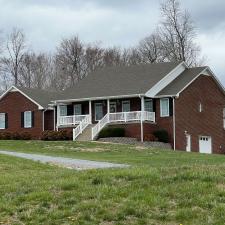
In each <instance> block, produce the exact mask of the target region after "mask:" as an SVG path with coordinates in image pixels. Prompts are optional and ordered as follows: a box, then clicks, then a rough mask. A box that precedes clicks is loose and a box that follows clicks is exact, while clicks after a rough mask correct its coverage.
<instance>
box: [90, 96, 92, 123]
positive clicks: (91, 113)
mask: <svg viewBox="0 0 225 225" xmlns="http://www.w3.org/2000/svg"><path fill="white" fill-rule="evenodd" d="M89 115H90V123H91V124H92V108H91V100H90V101H89Z"/></svg>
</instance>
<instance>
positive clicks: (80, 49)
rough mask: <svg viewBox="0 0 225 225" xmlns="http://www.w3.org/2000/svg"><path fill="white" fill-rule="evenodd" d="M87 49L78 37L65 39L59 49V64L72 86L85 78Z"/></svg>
mask: <svg viewBox="0 0 225 225" xmlns="http://www.w3.org/2000/svg"><path fill="white" fill-rule="evenodd" d="M84 57H85V49H84V44H83V43H82V42H81V41H80V39H79V38H78V36H75V37H73V38H70V39H63V40H62V42H61V43H60V46H59V47H58V48H57V54H56V60H57V64H58V66H59V68H60V70H61V71H63V73H64V74H65V76H66V77H67V78H68V79H69V83H70V84H71V86H73V85H75V83H76V82H78V81H79V80H81V79H82V78H83V77H84V76H85V71H86V68H85V66H86V65H85V59H84Z"/></svg>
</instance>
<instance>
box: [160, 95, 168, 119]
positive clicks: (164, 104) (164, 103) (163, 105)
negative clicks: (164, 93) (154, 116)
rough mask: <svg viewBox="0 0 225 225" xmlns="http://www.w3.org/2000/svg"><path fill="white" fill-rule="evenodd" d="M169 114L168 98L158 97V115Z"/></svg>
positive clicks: (165, 115) (164, 115)
mask: <svg viewBox="0 0 225 225" xmlns="http://www.w3.org/2000/svg"><path fill="white" fill-rule="evenodd" d="M169 115H170V108H169V98H161V99H160V116H161V117H167V116H169Z"/></svg>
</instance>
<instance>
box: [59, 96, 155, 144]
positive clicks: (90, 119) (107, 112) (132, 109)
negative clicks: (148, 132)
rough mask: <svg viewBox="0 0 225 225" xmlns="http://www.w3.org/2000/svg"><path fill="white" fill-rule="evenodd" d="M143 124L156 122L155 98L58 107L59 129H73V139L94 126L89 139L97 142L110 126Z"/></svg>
mask: <svg viewBox="0 0 225 225" xmlns="http://www.w3.org/2000/svg"><path fill="white" fill-rule="evenodd" d="M143 122H150V123H155V112H154V101H153V99H150V98H144V97H140V98H130V99H107V100H98V101H86V102H75V103H70V104H68V105H65V104H58V105H57V129H58V128H68V127H72V128H74V129H73V139H74V140H75V139H76V138H77V137H78V136H79V135H80V134H81V133H83V131H84V130H85V129H86V128H87V127H88V126H89V125H91V124H92V126H91V128H89V129H91V130H90V133H91V135H90V136H91V137H90V139H91V140H94V139H95V138H96V137H97V135H98V133H99V132H100V131H101V130H102V129H103V128H104V127H105V126H106V125H108V124H118V123H124V124H125V123H140V124H142V123H143ZM89 127H90V126H89Z"/></svg>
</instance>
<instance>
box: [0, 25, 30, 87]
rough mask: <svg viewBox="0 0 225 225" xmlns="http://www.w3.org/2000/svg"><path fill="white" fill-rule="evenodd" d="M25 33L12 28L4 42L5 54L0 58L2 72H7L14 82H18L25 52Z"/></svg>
mask: <svg viewBox="0 0 225 225" xmlns="http://www.w3.org/2000/svg"><path fill="white" fill-rule="evenodd" d="M25 50H26V46H25V35H24V33H23V31H22V30H20V29H17V28H14V29H13V31H12V33H11V34H10V35H9V37H8V40H7V44H6V52H5V54H6V56H5V57H3V59H2V67H3V72H4V74H9V75H11V76H12V77H13V79H14V84H15V85H18V84H19V71H20V67H21V63H22V60H23V56H24V54H25Z"/></svg>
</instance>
